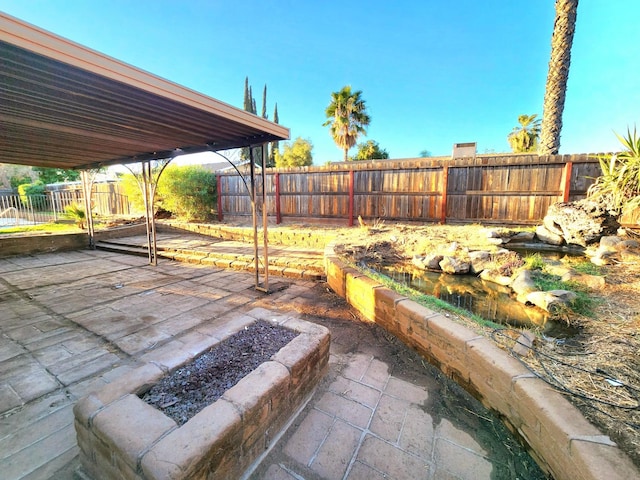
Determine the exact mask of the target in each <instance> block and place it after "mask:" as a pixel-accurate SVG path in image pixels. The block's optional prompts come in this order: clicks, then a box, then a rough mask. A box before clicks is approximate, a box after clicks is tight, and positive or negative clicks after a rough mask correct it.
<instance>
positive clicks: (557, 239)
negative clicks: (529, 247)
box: [536, 225, 564, 245]
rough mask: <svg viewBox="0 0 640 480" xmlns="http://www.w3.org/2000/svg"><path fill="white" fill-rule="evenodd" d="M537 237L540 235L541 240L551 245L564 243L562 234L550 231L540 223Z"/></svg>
mask: <svg viewBox="0 0 640 480" xmlns="http://www.w3.org/2000/svg"><path fill="white" fill-rule="evenodd" d="M536 237H538V239H539V240H540V241H541V242H544V243H548V244H549V245H562V244H563V243H564V238H562V235H560V234H557V233H554V232H552V231H550V230H549V229H548V228H547V227H545V226H544V225H538V226H537V227H536Z"/></svg>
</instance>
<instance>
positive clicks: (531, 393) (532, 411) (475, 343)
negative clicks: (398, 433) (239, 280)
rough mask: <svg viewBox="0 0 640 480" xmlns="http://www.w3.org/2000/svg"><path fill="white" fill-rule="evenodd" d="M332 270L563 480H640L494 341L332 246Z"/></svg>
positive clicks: (355, 299)
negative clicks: (385, 282) (363, 269)
mask: <svg viewBox="0 0 640 480" xmlns="http://www.w3.org/2000/svg"><path fill="white" fill-rule="evenodd" d="M325 264H326V272H327V282H328V283H329V286H330V287H331V288H332V289H333V290H334V291H335V292H336V293H338V294H339V295H341V296H342V297H344V298H345V299H347V301H348V302H349V303H350V304H351V305H352V306H353V307H354V308H356V309H357V310H359V311H360V312H361V313H362V315H363V316H364V317H366V318H367V319H368V320H370V321H373V322H376V323H378V324H379V325H381V326H382V327H384V328H385V329H386V330H387V331H389V332H390V333H392V334H393V335H395V336H396V337H398V338H399V339H400V340H401V341H403V342H404V343H405V344H406V345H408V346H409V347H411V348H413V349H415V350H416V351H418V352H419V353H420V354H421V355H423V356H424V357H425V358H426V359H427V360H429V361H430V362H431V363H432V364H434V365H436V366H437V367H438V368H440V370H442V372H444V373H445V374H446V375H448V376H449V377H451V378H453V379H454V380H456V381H457V382H458V383H459V384H460V385H461V386H463V387H464V388H465V389H466V390H467V391H469V392H470V393H471V394H472V395H474V396H475V397H476V398H478V399H479V400H480V401H481V402H482V403H483V404H484V405H485V406H486V407H487V408H489V409H491V410H493V411H494V412H496V413H497V415H498V416H499V417H500V418H502V419H503V420H504V421H505V423H506V425H507V426H508V427H509V428H510V429H511V430H512V431H513V432H515V433H516V434H517V435H519V436H520V437H521V438H522V439H523V440H524V441H525V442H526V444H527V445H528V446H529V447H530V451H531V454H532V455H533V456H534V457H535V458H536V460H537V461H538V463H539V464H540V465H541V467H542V468H543V469H545V470H547V471H548V472H550V473H551V474H552V475H553V477H554V478H555V479H556V480H576V479H585V480H586V479H589V480H601V479H604V478H606V479H607V480H614V479H615V480H618V479H619V480H624V479H630V478H640V471H638V469H636V468H635V466H634V465H633V463H632V462H631V460H630V459H629V458H628V457H627V456H626V455H625V454H624V453H623V452H622V451H621V450H620V449H619V448H618V447H617V446H616V445H615V444H614V443H613V442H612V441H611V440H610V439H609V437H608V436H605V435H603V434H602V433H601V432H600V431H599V430H598V429H597V428H596V427H595V426H593V425H592V424H591V423H589V422H588V421H587V420H586V419H585V418H584V417H583V416H582V414H581V413H580V411H579V410H578V409H577V408H575V407H574V406H573V405H572V404H571V403H570V402H569V401H568V400H567V399H566V398H565V397H564V396H562V395H561V394H560V393H559V392H557V391H556V390H554V389H553V388H552V387H550V386H549V385H548V384H547V383H545V382H544V381H542V380H541V379H539V378H538V377H536V376H535V375H533V374H532V373H531V372H530V371H529V370H527V369H526V368H525V367H524V366H523V365H522V364H521V363H520V362H519V361H518V360H516V359H515V358H513V357H512V356H510V355H509V354H508V353H507V352H505V351H504V350H502V349H500V348H499V347H498V346H497V345H495V344H494V343H493V342H492V341H491V340H489V339H487V338H485V337H483V336H479V335H477V334H476V333H475V332H473V331H471V330H469V329H468V328H466V327H464V326H462V325H460V324H458V323H455V322H453V321H452V320H449V319H448V318H446V317H445V316H444V315H442V314H440V313H437V312H434V311H432V310H429V309H428V308H426V307H423V306H421V305H419V304H418V303H416V302H413V301H412V300H410V299H408V298H406V297H404V296H402V295H399V294H398V293H396V292H394V291H392V290H390V289H389V288H386V287H384V286H382V285H380V284H378V283H376V282H375V281H373V280H372V279H370V278H369V277H367V276H366V275H363V274H361V273H360V272H358V271H357V270H355V269H353V268H349V267H348V266H347V265H346V264H345V263H344V262H342V261H341V260H340V259H339V258H338V256H337V255H336V254H335V252H334V249H333V245H331V244H329V245H328V246H327V248H326V250H325Z"/></svg>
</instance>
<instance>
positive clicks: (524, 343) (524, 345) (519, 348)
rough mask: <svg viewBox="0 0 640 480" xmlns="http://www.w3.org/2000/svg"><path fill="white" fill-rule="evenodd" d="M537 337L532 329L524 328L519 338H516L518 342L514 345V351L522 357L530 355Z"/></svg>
mask: <svg viewBox="0 0 640 480" xmlns="http://www.w3.org/2000/svg"><path fill="white" fill-rule="evenodd" d="M535 339H536V336H535V334H534V333H533V332H532V331H531V330H523V331H522V334H521V335H520V336H519V337H518V340H516V344H515V345H514V346H513V353H515V354H516V355H519V356H521V357H526V356H527V355H530V354H531V352H532V350H531V348H532V347H533V342H534V341H535Z"/></svg>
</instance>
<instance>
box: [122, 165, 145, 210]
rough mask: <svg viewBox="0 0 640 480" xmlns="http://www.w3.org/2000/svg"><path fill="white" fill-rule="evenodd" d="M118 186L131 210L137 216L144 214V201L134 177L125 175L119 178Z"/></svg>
mask: <svg viewBox="0 0 640 480" xmlns="http://www.w3.org/2000/svg"><path fill="white" fill-rule="evenodd" d="M120 186H121V187H122V191H123V192H124V194H125V195H126V196H127V199H128V200H129V206H130V207H131V210H133V211H134V212H136V213H139V214H144V200H143V198H142V192H141V191H140V186H139V185H138V181H137V180H136V177H134V176H133V174H132V173H125V174H124V175H122V176H121V177H120Z"/></svg>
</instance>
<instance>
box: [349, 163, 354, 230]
mask: <svg viewBox="0 0 640 480" xmlns="http://www.w3.org/2000/svg"><path fill="white" fill-rule="evenodd" d="M354 184H355V181H354V171H353V170H349V226H350V227H353V191H354Z"/></svg>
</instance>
